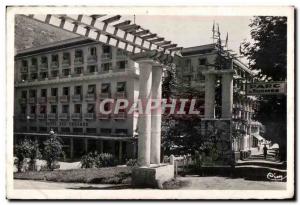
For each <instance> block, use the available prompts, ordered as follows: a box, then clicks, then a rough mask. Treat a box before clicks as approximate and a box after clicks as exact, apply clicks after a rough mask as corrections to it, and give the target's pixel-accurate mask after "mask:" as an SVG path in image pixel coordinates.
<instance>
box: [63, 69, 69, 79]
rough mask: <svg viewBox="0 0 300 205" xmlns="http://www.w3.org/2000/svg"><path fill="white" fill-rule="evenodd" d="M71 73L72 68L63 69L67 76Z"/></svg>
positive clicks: (64, 74)
mask: <svg viewBox="0 0 300 205" xmlns="http://www.w3.org/2000/svg"><path fill="white" fill-rule="evenodd" d="M69 75H70V69H63V76H64V77H67V76H69Z"/></svg>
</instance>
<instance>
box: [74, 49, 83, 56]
mask: <svg viewBox="0 0 300 205" xmlns="http://www.w3.org/2000/svg"><path fill="white" fill-rule="evenodd" d="M81 57H82V50H76V51H75V58H81Z"/></svg>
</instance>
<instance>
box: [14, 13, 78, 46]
mask: <svg viewBox="0 0 300 205" xmlns="http://www.w3.org/2000/svg"><path fill="white" fill-rule="evenodd" d="M74 37H77V35H75V34H72V33H69V32H67V31H63V30H61V29H59V28H55V27H52V26H49V25H46V24H43V23H40V22H37V21H34V20H32V19H29V18H26V17H24V16H21V15H16V18H15V50H16V51H18V50H23V49H26V48H31V47H36V46H40V45H44V44H48V43H51V42H55V41H61V40H65V39H69V38H74Z"/></svg>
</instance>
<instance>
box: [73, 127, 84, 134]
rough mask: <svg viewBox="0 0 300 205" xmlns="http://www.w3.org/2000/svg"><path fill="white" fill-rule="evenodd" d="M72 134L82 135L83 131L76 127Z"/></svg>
mask: <svg viewBox="0 0 300 205" xmlns="http://www.w3.org/2000/svg"><path fill="white" fill-rule="evenodd" d="M73 132H74V133H82V132H83V129H82V128H78V127H76V128H73Z"/></svg>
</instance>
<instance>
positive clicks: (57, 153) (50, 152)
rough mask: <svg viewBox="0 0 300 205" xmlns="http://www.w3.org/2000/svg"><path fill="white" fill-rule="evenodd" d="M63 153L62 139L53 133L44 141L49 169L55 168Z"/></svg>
mask: <svg viewBox="0 0 300 205" xmlns="http://www.w3.org/2000/svg"><path fill="white" fill-rule="evenodd" d="M62 155H63V144H62V140H61V139H60V138H58V137H57V136H56V134H51V135H50V138H49V139H47V140H46V141H45V142H44V150H43V158H44V159H45V160H46V162H47V168H48V169H49V170H53V169H54V165H55V162H56V161H57V160H58V159H59V158H60V157H61V156H62Z"/></svg>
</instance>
